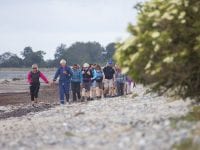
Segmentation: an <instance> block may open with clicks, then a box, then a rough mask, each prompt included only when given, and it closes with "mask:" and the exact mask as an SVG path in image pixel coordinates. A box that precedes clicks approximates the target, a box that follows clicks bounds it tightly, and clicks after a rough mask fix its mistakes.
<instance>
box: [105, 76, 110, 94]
mask: <svg viewBox="0 0 200 150" xmlns="http://www.w3.org/2000/svg"><path fill="white" fill-rule="evenodd" d="M108 82H109V80H107V79H105V81H104V97H106V96H107V94H108V92H109V83H108Z"/></svg>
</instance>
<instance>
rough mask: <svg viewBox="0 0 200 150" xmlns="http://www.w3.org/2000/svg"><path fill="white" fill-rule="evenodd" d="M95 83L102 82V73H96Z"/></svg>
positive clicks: (98, 71) (99, 71)
mask: <svg viewBox="0 0 200 150" xmlns="http://www.w3.org/2000/svg"><path fill="white" fill-rule="evenodd" d="M95 80H96V82H102V80H103V72H102V71H101V70H97V71H96V78H95Z"/></svg>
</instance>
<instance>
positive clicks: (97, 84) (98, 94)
mask: <svg viewBox="0 0 200 150" xmlns="http://www.w3.org/2000/svg"><path fill="white" fill-rule="evenodd" d="M99 84H100V83H99V82H96V87H95V91H96V96H97V99H99V97H100V88H99Z"/></svg>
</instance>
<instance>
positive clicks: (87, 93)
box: [85, 82, 91, 100]
mask: <svg viewBox="0 0 200 150" xmlns="http://www.w3.org/2000/svg"><path fill="white" fill-rule="evenodd" d="M85 88H86V97H87V100H90V88H91V83H90V82H88V83H86V87H85Z"/></svg>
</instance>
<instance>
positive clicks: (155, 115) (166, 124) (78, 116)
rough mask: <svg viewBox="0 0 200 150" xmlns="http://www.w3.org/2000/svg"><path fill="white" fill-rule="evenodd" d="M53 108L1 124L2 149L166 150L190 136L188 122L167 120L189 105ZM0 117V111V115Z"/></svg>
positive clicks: (145, 98)
mask: <svg viewBox="0 0 200 150" xmlns="http://www.w3.org/2000/svg"><path fill="white" fill-rule="evenodd" d="M134 92H135V93H137V94H138V96H136V97H135V98H130V97H118V98H108V99H103V100H96V101H91V102H88V103H73V104H70V105H64V106H56V107H53V108H49V109H48V110H46V111H42V112H35V111H33V112H29V113H28V114H27V115H25V116H19V117H11V118H7V119H3V120H0V135H1V136H0V149H1V150H4V149H5V150H7V149H8V150H18V149H19V150H37V149H38V150H51V149H57V150H66V149H70V150H71V149H74V150H79V149H80V150H81V149H87V150H90V149H91V150H92V149H95V150H102V149H105V150H107V149H109V150H110V149H111V150H112V149H113V150H118V149H120V150H121V149H123V150H125V149H131V150H165V149H166V150H168V149H170V147H171V146H172V145H173V143H174V142H178V141H180V140H181V139H183V138H185V137H187V136H189V134H190V129H189V128H187V124H186V125H185V127H184V128H182V129H179V130H177V129H175V128H172V126H171V124H170V121H169V118H171V117H178V116H182V115H184V114H186V113H187V112H188V105H189V103H187V102H183V101H182V100H177V101H173V102H169V99H168V98H166V97H163V96H157V95H156V94H145V89H144V88H143V87H142V86H140V85H138V86H137V88H136V89H134ZM0 113H1V112H0Z"/></svg>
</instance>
